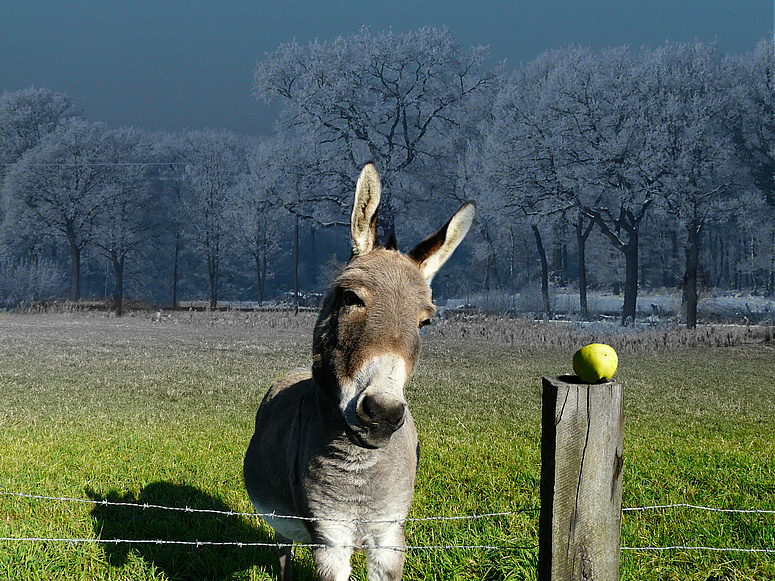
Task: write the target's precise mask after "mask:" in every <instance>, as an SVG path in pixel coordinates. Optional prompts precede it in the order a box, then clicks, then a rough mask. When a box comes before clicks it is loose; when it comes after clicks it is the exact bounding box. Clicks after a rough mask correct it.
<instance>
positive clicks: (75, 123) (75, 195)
mask: <svg viewBox="0 0 775 581" xmlns="http://www.w3.org/2000/svg"><path fill="white" fill-rule="evenodd" d="M107 151H110V145H109V143H108V130H107V128H106V127H105V125H103V124H100V123H91V122H87V121H84V120H82V119H78V118H71V119H67V120H64V121H62V122H60V123H59V124H58V125H57V127H56V129H55V130H54V131H52V132H51V133H49V134H48V135H46V136H45V137H43V139H42V140H41V141H40V142H39V143H38V144H37V145H36V146H35V147H33V148H32V149H30V150H28V151H27V152H26V153H25V154H24V155H23V156H22V158H21V159H20V160H19V161H18V162H17V163H16V164H14V165H13V166H12V167H11V169H10V171H9V173H8V175H7V176H6V179H5V192H6V199H7V211H8V215H7V216H6V220H8V221H10V223H12V224H13V225H14V231H15V232H16V235H17V236H18V237H27V238H28V239H34V238H40V237H45V236H55V237H58V238H61V239H64V240H65V241H66V243H67V246H68V248H69V253H70V284H71V290H70V296H71V298H72V300H79V299H80V297H81V287H80V279H81V252H82V251H83V249H84V247H85V246H86V245H87V244H88V243H90V242H91V241H92V239H93V237H94V235H95V225H96V222H97V220H98V218H99V216H100V214H101V213H102V212H103V211H105V207H106V200H107V199H108V198H109V197H110V195H111V194H112V190H111V189H110V188H108V187H107V184H108V176H109V174H110V171H111V165H110V162H108V163H106V159H105V154H106V152H107Z"/></svg>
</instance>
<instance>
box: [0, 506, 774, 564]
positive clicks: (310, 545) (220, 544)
mask: <svg viewBox="0 0 775 581" xmlns="http://www.w3.org/2000/svg"><path fill="white" fill-rule="evenodd" d="M0 496H6V497H15V498H23V499H30V500H51V501H58V502H75V503H81V504H89V505H93V506H110V507H117V508H139V509H142V510H149V509H155V510H168V511H174V512H185V513H199V514H214V515H220V516H236V517H262V518H265V517H268V518H286V519H296V520H304V521H310V522H316V521H326V522H353V520H352V519H349V520H346V519H330V518H322V517H302V516H294V515H278V514H275V513H263V514H262V513H256V512H237V511H232V510H228V511H224V510H216V509H205V508H192V507H189V506H185V507H174V506H165V505H159V504H152V503H145V502H144V503H140V502H114V501H109V500H107V499H102V500H96V499H85V498H72V497H56V496H45V495H39V494H26V493H23V492H7V491H0ZM673 508H687V509H692V510H702V511H706V512H716V513H733V514H767V515H769V514H775V510H762V509H730V508H715V507H708V506H702V505H696V504H688V503H673V504H659V505H651V506H638V507H626V508H623V509H622V512H638V511H639V512H643V511H648V510H665V509H673ZM538 511H540V509H538V508H525V509H519V510H515V511H507V512H492V513H482V514H475V515H460V516H430V517H416V518H407V519H394V520H368V521H358V522H361V523H364V524H379V523H403V522H423V521H461V520H476V519H484V518H493V517H501V516H513V515H517V514H522V513H527V512H538ZM0 542H51V543H54V542H56V543H72V544H154V545H182V546H194V547H205V546H214V547H293V546H300V547H307V548H325V547H331V545H324V544H315V543H296V544H294V543H287V544H284V543H277V542H245V541H199V540H197V541H176V540H165V539H101V538H58V537H0ZM337 547H339V548H349V549H356V550H363V549H369V548H374V547H373V546H369V545H342V546H337ZM379 548H381V549H387V550H394V551H402V552H403V551H410V550H499V551H504V550H524V551H528V550H535V549H537V548H538V547H537V546H496V545H403V546H381V547H379ZM621 550H622V551H633V552H638V551H640V552H645V551H677V550H682V551H714V552H735V553H759V554H775V549H768V548H764V549H761V548H748V549H746V548H736V547H705V546H692V545H672V546H664V547H655V546H644V547H628V546H623V547H621Z"/></svg>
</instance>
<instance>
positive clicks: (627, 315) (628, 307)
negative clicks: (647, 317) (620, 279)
mask: <svg viewBox="0 0 775 581" xmlns="http://www.w3.org/2000/svg"><path fill="white" fill-rule="evenodd" d="M622 252H623V253H624V306H623V307H622V325H624V326H627V325H631V324H632V323H634V322H635V313H636V308H637V305H636V302H637V300H638V231H637V230H633V231H631V232H630V237H629V240H628V241H627V244H625V245H624V247H623V249H622Z"/></svg>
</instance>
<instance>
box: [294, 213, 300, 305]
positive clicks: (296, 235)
mask: <svg viewBox="0 0 775 581" xmlns="http://www.w3.org/2000/svg"><path fill="white" fill-rule="evenodd" d="M293 313H294V314H295V315H298V314H299V215H298V214H296V216H295V217H294V222H293Z"/></svg>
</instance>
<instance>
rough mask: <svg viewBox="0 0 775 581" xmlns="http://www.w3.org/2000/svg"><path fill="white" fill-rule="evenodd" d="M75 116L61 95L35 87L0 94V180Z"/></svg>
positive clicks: (71, 105)
mask: <svg viewBox="0 0 775 581" xmlns="http://www.w3.org/2000/svg"><path fill="white" fill-rule="evenodd" d="M75 116H77V114H76V111H75V109H74V107H73V102H72V100H71V99H70V97H68V96H67V95H65V94H64V93H54V92H53V91H50V90H49V89H36V88H34V87H30V88H29V89H23V90H21V91H4V92H3V93H2V94H1V95H0V164H3V165H0V177H2V175H3V174H4V173H5V168H6V167H9V166H10V164H13V163H15V162H16V161H18V160H19V159H21V157H22V156H23V155H24V153H25V152H26V151H29V150H30V149H32V148H33V147H35V146H36V145H37V144H38V143H39V142H40V141H41V140H42V139H43V138H44V137H45V136H46V135H48V134H49V133H51V132H52V131H54V129H56V127H57V125H59V123H60V122H61V121H63V120H65V119H68V118H70V117H75Z"/></svg>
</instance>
